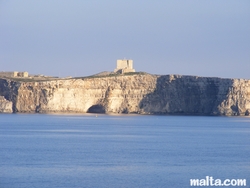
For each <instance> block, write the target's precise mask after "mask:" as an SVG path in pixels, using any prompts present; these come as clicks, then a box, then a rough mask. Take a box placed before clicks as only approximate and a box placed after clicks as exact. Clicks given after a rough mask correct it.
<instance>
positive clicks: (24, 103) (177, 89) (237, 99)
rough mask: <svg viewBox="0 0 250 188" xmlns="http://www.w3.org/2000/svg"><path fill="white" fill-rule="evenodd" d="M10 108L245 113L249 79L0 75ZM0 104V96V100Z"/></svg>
mask: <svg viewBox="0 0 250 188" xmlns="http://www.w3.org/2000/svg"><path fill="white" fill-rule="evenodd" d="M0 96H4V97H5V99H6V100H9V101H11V102H12V104H13V105H12V109H13V112H26V113H27V112H40V113H50V112H81V113H85V112H93V113H139V114H194V115H249V112H250V81H249V80H242V79H221V78H205V77H195V76H179V75H166V76H156V75H149V74H135V75H120V76H113V77H100V78H84V79H68V80H55V81H43V82H13V81H10V80H4V79H2V80H0ZM0 104H1V102H0Z"/></svg>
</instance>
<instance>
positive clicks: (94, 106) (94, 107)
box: [87, 104, 106, 113]
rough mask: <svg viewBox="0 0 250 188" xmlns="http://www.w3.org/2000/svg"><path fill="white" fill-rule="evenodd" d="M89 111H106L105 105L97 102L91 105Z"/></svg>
mask: <svg viewBox="0 0 250 188" xmlns="http://www.w3.org/2000/svg"><path fill="white" fill-rule="evenodd" d="M87 112H88V113H105V112H106V111H105V108H104V106H102V105H100V104H96V105H93V106H91V107H90V108H89V109H88V111H87Z"/></svg>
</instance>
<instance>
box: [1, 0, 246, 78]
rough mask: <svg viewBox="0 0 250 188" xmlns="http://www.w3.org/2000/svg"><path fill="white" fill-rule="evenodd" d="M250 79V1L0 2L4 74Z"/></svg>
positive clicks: (65, 0) (44, 0)
mask: <svg viewBox="0 0 250 188" xmlns="http://www.w3.org/2000/svg"><path fill="white" fill-rule="evenodd" d="M123 58H127V59H133V60H134V68H135V69H136V71H145V72H149V73H154V74H183V75H198V76H218V77H231V78H248V79H250V1H249V0H172V1H167V0H158V1H157V0H154V1H153V0H126V1H125V0H124V1H122V0H72V1H70V0H36V1H34V0H22V1H20V0H0V71H14V70H17V71H28V72H30V73H34V74H45V75H53V76H86V75H91V74H95V73H98V72H101V71H113V69H114V68H115V66H116V60H117V59H123Z"/></svg>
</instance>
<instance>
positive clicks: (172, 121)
mask: <svg viewBox="0 0 250 188" xmlns="http://www.w3.org/2000/svg"><path fill="white" fill-rule="evenodd" d="M207 176H209V177H213V178H214V179H221V180H225V179H246V183H247V185H246V186H244V187H250V118H249V117H219V116H167V115H161V116H160V115H159V116H158V115H104V114H0V188H75V187H77V188H185V187H191V185H190V179H205V178H206V177H207ZM228 187H231V186H228ZM232 187H235V186H232Z"/></svg>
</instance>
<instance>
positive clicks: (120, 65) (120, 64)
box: [114, 59, 135, 74]
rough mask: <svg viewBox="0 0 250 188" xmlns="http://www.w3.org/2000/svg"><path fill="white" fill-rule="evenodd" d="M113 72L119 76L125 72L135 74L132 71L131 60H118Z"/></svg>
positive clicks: (133, 70)
mask: <svg viewBox="0 0 250 188" xmlns="http://www.w3.org/2000/svg"><path fill="white" fill-rule="evenodd" d="M114 72H116V73H121V74H123V73H126V72H135V69H133V60H128V59H123V60H120V59H118V60H117V63H116V69H115V70H114Z"/></svg>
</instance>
